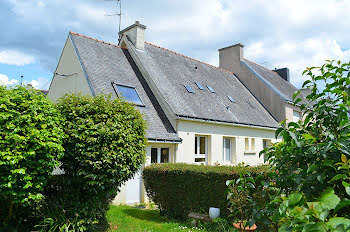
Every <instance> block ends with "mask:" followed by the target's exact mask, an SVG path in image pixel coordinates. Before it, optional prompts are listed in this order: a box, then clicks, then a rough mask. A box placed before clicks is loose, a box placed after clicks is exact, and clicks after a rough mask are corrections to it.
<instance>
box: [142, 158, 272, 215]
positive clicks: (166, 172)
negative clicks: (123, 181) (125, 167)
mask: <svg viewBox="0 0 350 232" xmlns="http://www.w3.org/2000/svg"><path fill="white" fill-rule="evenodd" d="M266 170H267V167H266V166H258V167H244V166H204V165H194V164H193V165H191V164H183V163H177V164H152V165H150V166H147V167H145V169H144V170H143V179H144V183H145V188H146V192H147V195H148V197H149V198H150V199H151V200H152V201H154V202H155V203H156V204H157V205H158V206H159V208H160V210H161V213H162V214H164V215H166V216H168V217H171V218H176V219H185V218H187V215H188V213H190V212H196V213H208V211H209V208H210V207H217V208H220V210H221V215H223V216H227V215H228V214H229V211H228V209H227V207H228V206H227V205H228V203H227V200H226V191H227V190H226V189H227V187H226V181H227V180H234V179H237V178H239V176H240V175H239V174H240V173H241V172H244V171H249V172H250V173H252V176H253V177H254V176H257V175H258V174H260V173H261V172H264V171H266Z"/></svg>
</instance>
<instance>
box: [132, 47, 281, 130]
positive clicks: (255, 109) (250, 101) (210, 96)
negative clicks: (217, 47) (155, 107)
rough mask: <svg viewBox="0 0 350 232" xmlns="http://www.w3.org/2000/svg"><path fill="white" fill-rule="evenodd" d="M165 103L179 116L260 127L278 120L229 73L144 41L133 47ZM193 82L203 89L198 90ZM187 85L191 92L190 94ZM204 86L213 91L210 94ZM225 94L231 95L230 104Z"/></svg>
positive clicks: (274, 125) (275, 125) (268, 125)
mask: <svg viewBox="0 0 350 232" xmlns="http://www.w3.org/2000/svg"><path fill="white" fill-rule="evenodd" d="M135 51H136V53H137V57H138V58H139V59H140V61H141V63H142V65H143V66H144V68H145V69H146V70H147V72H148V73H149V75H150V77H151V78H152V80H153V82H154V83H155V85H156V87H157V88H158V89H159V91H160V92H161V94H162V95H163V97H164V100H165V102H166V103H167V104H168V105H169V106H170V108H171V109H172V110H173V112H174V113H175V114H176V115H177V116H179V117H189V118H193V119H204V120H213V121H221V122H230V123H237V124H246V125H256V126H262V127H273V128H275V127H278V123H277V121H276V120H275V119H274V118H273V117H272V116H271V115H270V114H269V113H268V111H267V110H266V109H265V108H264V107H263V106H262V105H261V104H260V103H259V102H258V100H257V99H256V98H255V97H254V96H253V95H252V94H251V93H250V92H249V90H247V89H246V88H245V87H244V85H243V84H242V83H241V82H240V81H239V80H238V78H237V77H236V76H235V75H234V74H233V73H231V72H229V71H226V70H223V69H220V68H217V67H214V66H212V65H208V64H205V63H203V62H200V61H197V60H194V59H192V58H189V57H186V56H183V55H180V54H178V53H176V52H172V51H169V50H167V49H164V48H161V47H159V46H156V45H153V44H150V43H145V51H141V50H137V49H135ZM195 82H199V83H200V84H202V85H203V86H204V87H205V88H204V90H200V89H199V88H198V87H197V86H196V84H195ZM184 85H189V86H190V87H191V88H192V89H193V90H194V93H189V92H188V91H187V90H186V88H185V87H184ZM207 85H209V86H211V87H212V88H213V89H214V90H215V92H216V93H211V92H210V91H209V90H208V88H207V87H206V86H207ZM227 95H229V96H232V97H233V99H234V100H235V103H232V102H231V101H230V100H229V99H228V97H227Z"/></svg>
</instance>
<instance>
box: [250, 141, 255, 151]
mask: <svg viewBox="0 0 350 232" xmlns="http://www.w3.org/2000/svg"><path fill="white" fill-rule="evenodd" d="M250 147H251V149H252V151H255V138H252V142H251V145H250Z"/></svg>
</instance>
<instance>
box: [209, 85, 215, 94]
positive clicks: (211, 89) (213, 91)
mask: <svg viewBox="0 0 350 232" xmlns="http://www.w3.org/2000/svg"><path fill="white" fill-rule="evenodd" d="M207 88H208V89H209V91H210V92H212V93H215V90H214V89H213V88H212V87H210V86H209V85H207Z"/></svg>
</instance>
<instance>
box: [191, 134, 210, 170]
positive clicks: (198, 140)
mask: <svg viewBox="0 0 350 232" xmlns="http://www.w3.org/2000/svg"><path fill="white" fill-rule="evenodd" d="M200 138H204V139H205V140H204V141H205V154H200ZM195 140H197V154H196V150H195V151H194V153H195V154H194V162H195V163H198V164H200V163H207V162H208V137H207V136H203V135H196V136H195ZM195 144H196V143H195ZM203 158H204V162H196V159H203Z"/></svg>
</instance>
